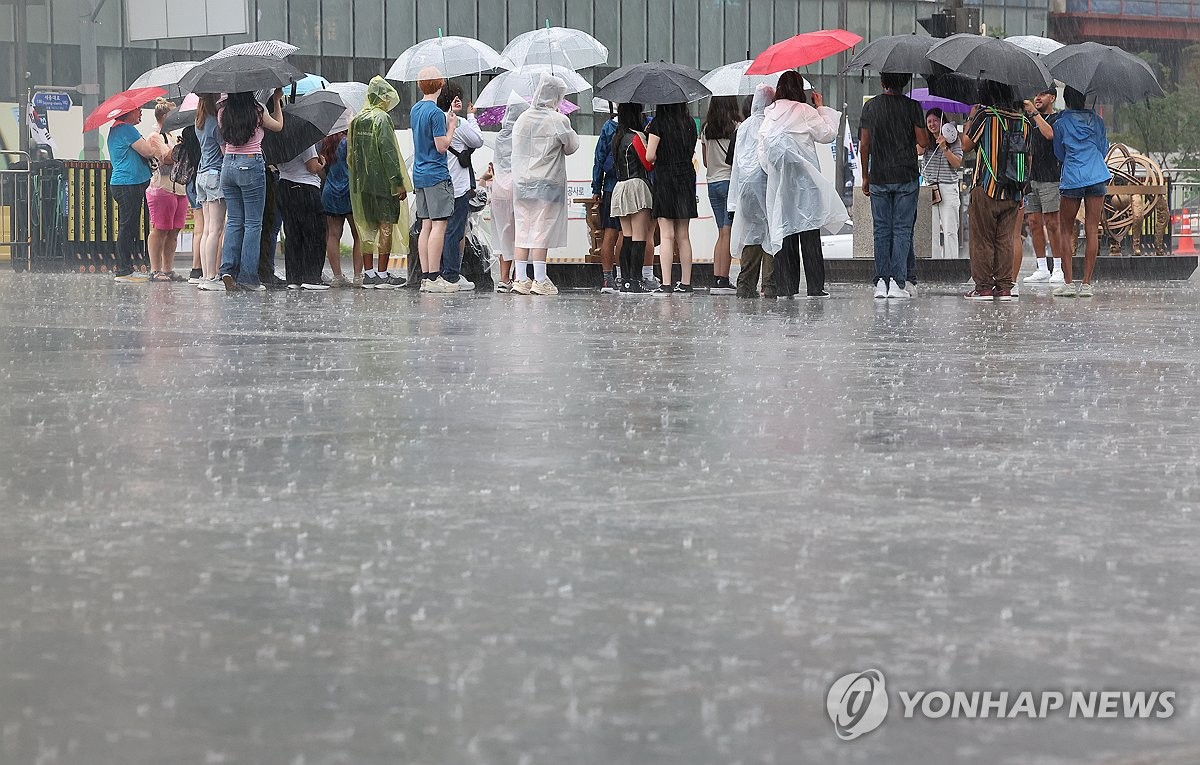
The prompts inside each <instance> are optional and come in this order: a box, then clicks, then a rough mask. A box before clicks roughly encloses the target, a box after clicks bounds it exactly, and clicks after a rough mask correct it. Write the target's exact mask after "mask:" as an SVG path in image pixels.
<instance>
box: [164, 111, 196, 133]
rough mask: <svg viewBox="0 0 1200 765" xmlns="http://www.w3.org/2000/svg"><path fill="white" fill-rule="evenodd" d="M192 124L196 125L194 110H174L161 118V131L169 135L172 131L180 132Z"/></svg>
mask: <svg viewBox="0 0 1200 765" xmlns="http://www.w3.org/2000/svg"><path fill="white" fill-rule="evenodd" d="M194 124H196V110H195V109H187V110H186V111H185V110H183V109H176V110H174V111H173V112H171V113H170V114H168V115H167V116H166V117H164V118H163V126H162V129H163V130H165V131H166V132H168V133H169V132H171V131H172V130H180V129H181V128H185V127H187V126H188V125H194Z"/></svg>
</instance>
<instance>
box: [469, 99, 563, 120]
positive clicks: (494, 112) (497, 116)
mask: <svg viewBox="0 0 1200 765" xmlns="http://www.w3.org/2000/svg"><path fill="white" fill-rule="evenodd" d="M506 111H508V107H507V106H493V107H490V108H488V109H480V110H479V111H477V112H476V113H475V119H476V120H478V121H479V124H480V125H482V126H484V127H488V126H490V125H499V124H500V123H501V122H503V121H504V113H505V112H506ZM577 111H579V106H578V105H576V104H573V103H571V102H570V101H568V100H566V99H565V98H564V99H563V100H562V101H559V102H558V113H559V114H570V113H572V112H577Z"/></svg>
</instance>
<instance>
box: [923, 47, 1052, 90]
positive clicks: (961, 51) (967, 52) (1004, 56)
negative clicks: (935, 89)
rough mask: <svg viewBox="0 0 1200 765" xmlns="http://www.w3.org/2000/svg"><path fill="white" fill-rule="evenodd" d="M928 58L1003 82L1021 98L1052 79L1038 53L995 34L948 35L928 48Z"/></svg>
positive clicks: (957, 69) (1043, 86)
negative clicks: (1035, 53)
mask: <svg viewBox="0 0 1200 765" xmlns="http://www.w3.org/2000/svg"><path fill="white" fill-rule="evenodd" d="M929 60H930V61H932V62H933V63H935V64H941V65H942V66H944V67H946V68H947V69H949V70H950V71H952V72H957V73H958V74H963V75H966V76H968V77H976V78H978V79H981V80H993V81H995V82H1002V83H1005V84H1006V85H1009V86H1010V87H1011V88H1012V89H1013V90H1014V91H1015V92H1016V95H1018V96H1020V97H1022V98H1025V97H1029V96H1032V95H1033V94H1035V93H1038V92H1040V91H1042V90H1045V89H1046V88H1048V87H1050V85H1051V84H1052V82H1053V80H1052V79H1051V77H1050V72H1049V71H1047V70H1046V67H1045V66H1044V65H1043V64H1042V62H1041V61H1039V60H1038V58H1037V56H1035V55H1033V54H1032V53H1030V52H1029V51H1027V50H1024V49H1023V48H1019V47H1017V46H1016V45H1013V44H1012V43H1010V42H1005V41H1004V40H997V39H996V38H995V37H985V36H983V35H972V34H958V35H953V36H951V37H947V38H946V39H945V40H942V41H941V42H939V43H937V44H936V45H934V46H933V47H932V48H930V49H929ZM955 100H957V99H955Z"/></svg>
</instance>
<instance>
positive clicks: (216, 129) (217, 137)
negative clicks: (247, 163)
mask: <svg viewBox="0 0 1200 765" xmlns="http://www.w3.org/2000/svg"><path fill="white" fill-rule="evenodd" d="M196 138H197V139H199V141H200V166H199V167H198V168H196V173H197V174H199V173H207V172H208V171H209V170H220V169H221V163H222V162H224V161H225V139H224V138H222V137H221V127H220V126H219V125H218V124H217V118H216V117H213V116H211V115H210V116H207V117H205V118H204V126H203V127H199V128H196Z"/></svg>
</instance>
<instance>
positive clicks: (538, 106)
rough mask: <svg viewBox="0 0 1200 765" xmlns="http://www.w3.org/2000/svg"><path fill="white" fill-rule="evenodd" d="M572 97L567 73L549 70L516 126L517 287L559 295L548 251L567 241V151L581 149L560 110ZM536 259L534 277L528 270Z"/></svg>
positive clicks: (522, 291)
mask: <svg viewBox="0 0 1200 765" xmlns="http://www.w3.org/2000/svg"><path fill="white" fill-rule="evenodd" d="M566 95H567V84H566V82H564V81H563V80H562V78H561V77H555V76H554V75H552V74H543V75H542V78H541V81H540V82H538V87H537V90H536V91H535V92H534V95H533V105H532V107H531V108H530V109H529V110H528V111H526V112H525V113H524V114H522V115H521V116H520V117H518V118H517V122H516V124H515V125H514V126H513V149H512V172H513V211H514V214H515V216H514V217H515V220H516V225H517V235H516V242H515V245H516V246H515V251H514V253H513V260H514V261H515V262H516V278H515V279H514V280H513V288H512V291H513V292H516V293H518V294H521V295H528V294H530V293H533V294H537V295H557V294H558V288H557V287H555V286H554V283H553V282H551V281H550V279H549V278H548V277H547V276H546V251H547V250H549V249H550V248H551V247H562V246H563V245H565V244H566V243H567V155H568V154H574V153H575V151H576V150H578V149H579V136H578V135H576V133H575V131H574V130H572V129H571V122H570V121H569V120H568V119H567V118H566V117H565V116H564V115H562V114H559V113H558V104H559V102H560V101H562V100H563V97H564V96H566ZM529 260H532V261H533V281H532V282H531V281H530V280H529V279H528V278H527V277H526V274H525V268H526V265H525V264H526V263H527V262H528V261H529Z"/></svg>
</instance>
